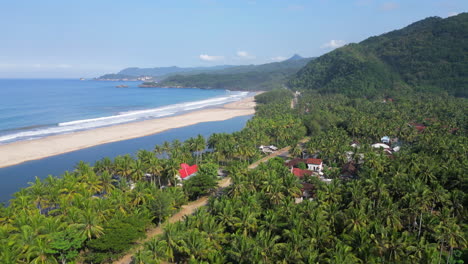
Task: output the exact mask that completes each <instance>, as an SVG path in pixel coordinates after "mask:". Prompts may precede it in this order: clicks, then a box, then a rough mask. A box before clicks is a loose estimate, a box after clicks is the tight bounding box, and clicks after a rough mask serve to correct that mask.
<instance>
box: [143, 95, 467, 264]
mask: <svg viewBox="0 0 468 264" xmlns="http://www.w3.org/2000/svg"><path fill="white" fill-rule="evenodd" d="M276 93H281V92H280V91H276ZM272 95H273V94H272V93H265V94H262V96H259V97H258V101H263V102H270V103H269V104H267V105H266V106H260V107H259V109H258V110H259V111H258V113H257V116H256V119H257V120H258V119H267V116H269V115H285V117H286V116H287V115H291V117H292V118H294V117H295V118H301V120H302V121H303V122H301V123H300V124H298V125H299V126H298V127H297V128H290V129H289V131H294V129H305V128H306V127H309V128H311V129H309V131H310V137H311V138H310V141H309V142H308V143H307V144H306V145H305V146H304V147H303V148H304V149H305V150H307V151H308V153H315V154H316V155H317V157H319V158H321V159H323V160H324V162H325V163H326V165H328V168H327V169H326V175H327V176H328V177H331V178H333V181H332V183H329V184H327V183H323V182H321V181H320V180H318V179H317V178H316V177H309V178H305V179H302V180H300V179H298V178H296V177H295V176H293V175H292V174H291V173H290V171H289V169H288V168H286V167H285V166H284V160H282V159H276V160H271V161H270V162H269V163H268V164H263V165H261V166H260V167H258V168H257V169H255V170H251V171H249V170H248V169H247V168H246V167H245V166H243V164H233V165H231V166H230V167H229V171H230V176H231V178H232V179H233V181H234V184H233V185H232V186H230V187H229V188H227V189H226V190H225V191H224V192H223V194H222V195H219V196H216V197H212V198H211V200H210V203H209V206H208V207H207V208H203V209H201V210H199V211H198V212H197V213H196V214H195V215H193V216H190V217H188V218H187V219H186V220H185V221H183V222H178V223H174V224H171V225H169V226H167V227H166V228H165V233H164V234H163V235H161V236H160V237H159V238H156V239H153V240H151V241H150V242H147V244H146V247H145V249H144V250H142V251H140V252H139V253H138V254H137V255H136V256H135V263H159V262H160V261H171V262H178V263H187V262H188V263H441V262H443V263H462V262H456V261H461V260H460V259H461V258H465V259H466V257H467V256H466V254H467V251H466V247H467V241H466V237H467V234H468V229H467V226H466V222H467V210H466V207H465V206H466V202H467V196H466V192H467V187H468V186H467V184H468V182H467V180H468V179H467V176H466V169H467V168H468V158H467V146H468V140H467V137H466V129H467V127H466V117H465V112H464V109H466V107H467V102H466V100H465V99H456V98H453V97H449V96H439V97H436V96H432V95H422V94H418V95H413V96H411V97H408V96H401V97H397V98H393V99H394V100H393V102H387V103H383V102H382V101H381V100H374V101H369V100H367V99H350V98H347V97H345V96H342V95H317V94H314V93H306V94H304V95H303V96H302V97H301V98H300V100H299V103H298V105H297V107H296V109H295V110H294V111H291V110H288V109H287V106H289V102H285V101H283V100H277V99H275V98H278V97H277V96H278V95H279V94H276V96H272ZM270 100H275V103H273V104H279V105H278V106H277V107H274V108H272V107H271V106H270V104H271V101H270ZM280 105H282V107H281V106H280ZM265 108H267V109H268V113H267V111H265V112H263V111H264V110H266V109H265ZM322 116H326V117H327V118H326V119H324V118H322ZM413 122H421V123H423V124H425V126H426V128H425V130H424V131H423V132H418V130H417V129H416V128H415V127H413V126H411V125H409V123H413ZM278 127H281V125H279V126H278ZM252 132H253V131H252ZM255 135H256V134H255V133H254V134H251V137H252V138H253V137H255ZM382 135H389V136H391V137H398V141H399V143H400V145H401V151H399V152H395V153H393V154H392V155H387V154H385V152H384V151H382V150H381V149H374V148H371V147H370V144H372V143H375V142H379V141H380V137H381V136H382ZM352 142H359V145H360V146H359V148H354V147H352V146H351V143H352ZM294 148H301V147H300V146H298V145H295V144H293V149H294ZM293 149H292V150H291V152H295V151H294V150H293ZM348 151H352V152H353V153H352V155H351V157H347V154H346V152H348ZM300 152H301V151H299V152H298V153H300ZM297 155H300V154H297ZM350 160H351V162H353V164H354V165H355V166H356V167H357V168H358V170H357V172H356V174H355V175H353V176H352V177H349V176H346V177H345V176H341V175H343V174H342V172H341V168H342V167H343V165H345V164H347V163H349V162H350ZM360 160H361V161H360ZM302 182H308V183H312V184H313V185H314V186H315V188H316V190H315V193H314V195H313V199H311V200H304V201H303V202H302V203H298V204H296V203H295V202H294V201H295V197H298V196H299V195H300V193H301V192H300V188H301V187H302V185H301V183H302ZM462 252H464V253H463V254H464V256H462Z"/></svg>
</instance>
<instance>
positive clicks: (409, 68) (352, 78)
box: [289, 13, 468, 97]
mask: <svg viewBox="0 0 468 264" xmlns="http://www.w3.org/2000/svg"><path fill="white" fill-rule="evenodd" d="M289 85H290V86H291V87H293V88H296V89H313V90H317V91H320V92H326V93H344V94H347V95H353V96H373V95H375V94H382V93H383V94H387V95H395V94H398V93H401V92H406V91H408V90H414V91H424V92H426V91H437V92H440V91H443V92H447V93H448V94H450V95H455V96H464V97H466V96H468V89H467V87H468V13H462V14H459V15H457V16H453V17H449V18H445V19H442V18H439V17H430V18H427V19H424V20H421V21H419V22H416V23H414V24H411V25H409V26H407V27H405V28H403V29H400V30H395V31H392V32H389V33H386V34H383V35H380V36H377V37H371V38H368V39H367V40H364V41H362V42H360V43H359V44H349V45H346V46H345V47H342V48H339V49H336V50H334V51H332V52H330V53H328V54H325V55H323V56H321V57H319V58H317V59H316V60H314V61H312V62H310V63H309V64H308V65H307V66H306V67H305V68H303V69H302V70H300V71H299V72H298V73H297V75H296V77H295V78H293V79H292V80H291V81H290V82H289Z"/></svg>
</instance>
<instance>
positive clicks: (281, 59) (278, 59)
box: [271, 56, 287, 61]
mask: <svg viewBox="0 0 468 264" xmlns="http://www.w3.org/2000/svg"><path fill="white" fill-rule="evenodd" d="M286 59H287V58H286V57H284V56H276V57H273V58H271V60H272V61H284V60H286Z"/></svg>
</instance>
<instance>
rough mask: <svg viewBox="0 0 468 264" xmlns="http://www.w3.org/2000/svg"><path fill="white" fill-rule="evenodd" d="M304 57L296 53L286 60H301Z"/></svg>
mask: <svg viewBox="0 0 468 264" xmlns="http://www.w3.org/2000/svg"><path fill="white" fill-rule="evenodd" d="M302 59H304V57H301V56H300V55H298V54H294V55H293V56H292V57H291V58H289V59H287V61H296V60H302Z"/></svg>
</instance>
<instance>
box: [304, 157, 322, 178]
mask: <svg viewBox="0 0 468 264" xmlns="http://www.w3.org/2000/svg"><path fill="white" fill-rule="evenodd" d="M306 164H307V168H308V169H309V170H311V171H315V172H318V173H319V174H320V175H322V174H323V173H322V170H323V162H322V160H321V159H312V158H309V159H306Z"/></svg>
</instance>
